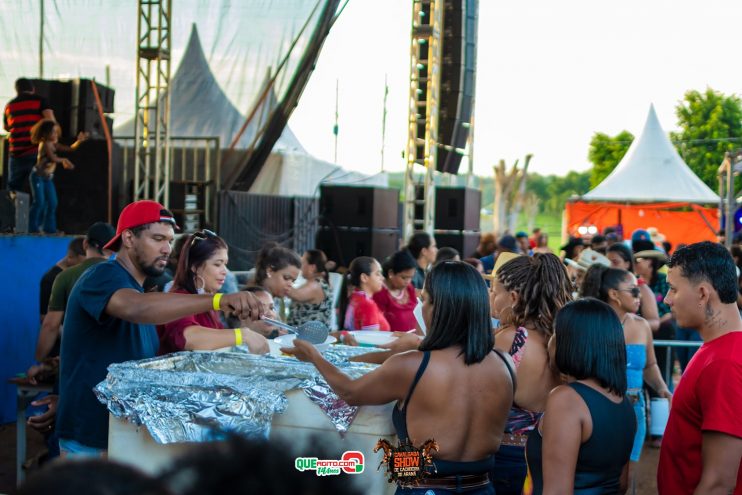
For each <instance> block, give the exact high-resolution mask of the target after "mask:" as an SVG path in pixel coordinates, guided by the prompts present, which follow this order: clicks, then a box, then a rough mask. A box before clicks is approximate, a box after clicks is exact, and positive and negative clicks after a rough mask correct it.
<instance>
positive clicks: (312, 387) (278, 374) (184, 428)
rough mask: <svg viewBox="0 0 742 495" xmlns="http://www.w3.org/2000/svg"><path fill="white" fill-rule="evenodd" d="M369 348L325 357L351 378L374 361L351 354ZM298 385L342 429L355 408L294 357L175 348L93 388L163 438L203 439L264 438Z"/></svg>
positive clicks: (121, 367) (125, 367) (339, 349)
mask: <svg viewBox="0 0 742 495" xmlns="http://www.w3.org/2000/svg"><path fill="white" fill-rule="evenodd" d="M366 352H369V349H368V348H357V347H349V346H344V345H335V346H331V348H330V349H328V350H327V351H325V353H324V356H325V358H326V359H327V360H328V361H330V362H332V363H333V364H335V365H336V366H338V367H339V368H340V369H342V371H343V372H344V373H346V374H347V375H349V376H350V377H351V378H358V377H360V376H362V375H363V374H365V373H368V372H369V371H370V370H372V369H374V368H375V367H376V365H371V364H365V363H353V362H350V361H348V358H350V357H352V356H355V355H358V354H364V353H366ZM296 388H302V389H304V391H305V393H306V394H307V396H308V397H309V398H310V399H311V400H312V401H313V402H314V403H315V404H317V405H318V406H319V407H320V408H321V409H322V411H324V413H325V414H326V415H327V416H328V417H329V418H330V420H331V421H332V423H333V425H334V426H335V428H336V429H337V431H338V432H340V433H341V434H343V433H345V432H347V431H348V428H350V426H351V424H352V423H353V419H355V416H356V414H357V412H358V408H357V407H353V406H349V405H348V404H346V403H345V402H344V401H343V400H341V399H340V398H339V397H338V396H337V395H336V394H335V393H334V392H333V391H332V389H331V388H330V387H329V385H327V383H326V382H325V380H324V379H323V378H322V375H320V374H319V372H318V371H317V370H316V368H315V367H314V365H312V364H310V363H303V362H300V361H298V360H296V359H294V358H284V357H273V356H269V355H261V356H257V355H254V354H249V353H248V352H247V351H246V349H245V348H243V347H234V348H232V350H230V351H229V352H180V353H176V354H170V355H167V356H162V357H157V358H151V359H144V360H141V361H128V362H125V363H115V364H112V365H111V366H109V368H108V375H107V376H106V379H105V380H104V381H102V382H101V383H99V384H98V385H97V386H96V387H95V389H94V392H95V394H96V396H97V397H98V400H99V401H101V402H102V403H103V404H104V405H106V406H107V408H108V410H109V411H110V412H111V414H113V415H114V416H116V417H119V418H124V419H126V420H128V421H130V422H133V423H135V424H137V425H144V426H145V427H146V428H147V430H148V431H149V433H150V435H151V436H152V438H154V439H155V441H156V442H158V443H161V444H167V443H174V442H203V441H208V440H213V439H215V438H217V437H219V436H220V435H221V434H222V432H224V431H231V432H236V433H239V434H242V435H246V436H260V437H267V436H268V434H269V433H270V426H271V421H272V419H273V415H274V414H277V413H278V414H280V413H282V412H284V411H285V410H286V406H287V399H286V392H287V391H289V390H292V389H296Z"/></svg>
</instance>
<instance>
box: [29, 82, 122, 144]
mask: <svg viewBox="0 0 742 495" xmlns="http://www.w3.org/2000/svg"><path fill="white" fill-rule="evenodd" d="M31 82H32V83H33V85H34V88H35V90H36V94H38V95H39V96H42V97H44V98H46V100H47V103H48V104H49V106H50V107H51V109H52V110H53V111H54V117H55V118H56V119H57V122H59V125H60V126H61V127H62V137H64V138H69V137H76V136H77V134H78V133H79V132H87V133H88V134H90V138H91V139H103V138H104V137H105V135H104V133H103V126H102V123H101V119H100V115H99V114H98V107H97V105H96V101H95V94H94V93H93V88H92V85H91V80H90V79H73V80H71V81H53V80H46V79H32V80H31ZM95 85H96V87H97V88H98V94H99V95H100V99H101V105H102V106H103V113H112V112H113V100H114V95H115V92H114V90H113V89H111V88H108V87H106V86H103V85H102V84H98V83H95ZM105 119H106V122H107V123H108V129H109V131H111V129H112V128H113V120H112V119H111V118H109V117H105Z"/></svg>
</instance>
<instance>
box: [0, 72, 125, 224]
mask: <svg viewBox="0 0 742 495" xmlns="http://www.w3.org/2000/svg"><path fill="white" fill-rule="evenodd" d="M31 82H32V83H33V85H34V88H35V91H36V94H38V95H39V96H42V97H43V98H45V99H46V100H47V103H48V104H49V107H50V108H51V109H52V110H53V111H54V117H55V118H56V120H57V122H59V125H60V127H61V128H62V136H61V137H60V142H61V143H63V144H66V145H70V144H72V142H74V140H75V138H76V137H77V134H78V133H79V132H87V133H88V134H89V139H88V141H86V142H84V143H82V144H81V145H80V147H79V148H78V149H77V150H76V151H75V152H73V153H69V154H65V153H60V155H61V156H65V157H67V158H69V159H70V161H71V162H72V163H73V164H74V165H75V169H74V170H64V169H63V168H62V167H61V166H58V167H57V169H56V171H55V172H54V183H55V186H56V189H57V198H58V205H57V228H58V229H59V230H61V231H63V232H66V233H69V234H83V233H85V232H87V230H88V227H90V225H92V224H93V223H95V222H97V221H107V219H108V205H109V196H108V182H109V175H110V179H111V184H112V192H113V193H114V194H115V192H116V191H118V190H119V189H118V186H119V185H118V181H119V178H120V177H121V173H120V170H118V169H114V170H109V168H108V148H107V145H106V141H105V140H104V137H105V136H104V132H103V126H102V123H101V119H100V115H99V113H98V106H97V104H96V100H95V95H94V93H93V88H92V84H95V85H96V88H97V89H98V94H99V96H100V99H101V106H102V110H103V112H104V113H112V112H113V101H114V90H113V89H110V88H107V87H106V86H103V85H101V84H98V83H94V82H93V81H91V80H90V79H73V80H65V81H54V80H45V79H31ZM104 118H105V119H106V121H107V123H108V128H109V131H110V130H111V127H112V125H113V120H112V119H110V118H109V117H106V116H104ZM3 156H4V163H3V166H4V169H3V170H4V172H5V173H7V152H6V153H4V155H3ZM114 167H115V166H114ZM114 199H116V201H113V202H112V212H111V214H112V219H113V220H115V219H116V217H117V216H118V211H117V205H118V203H117V198H114ZM13 201H14V206H15V210H16V213H15V216H16V217H17V218H16V219H15V222H14V223H15V230H14V231H15V232H17V233H20V232H26V231H27V230H25V229H27V228H28V203H29V202H30V200H29V198H28V196H27V195H26V197H25V198H24V197H23V196H21V197H20V198H19V197H16V198H15V199H14V200H13ZM0 203H2V204H3V205H5V206H7V203H8V198H5V195H4V194H2V195H0ZM5 206H3V207H2V208H5ZM3 211H4V210H3ZM24 215H25V217H24ZM3 218H5V217H3ZM0 227H1V228H2V229H3V230H7V228H8V227H7V222H6V220H3V221H2V225H0Z"/></svg>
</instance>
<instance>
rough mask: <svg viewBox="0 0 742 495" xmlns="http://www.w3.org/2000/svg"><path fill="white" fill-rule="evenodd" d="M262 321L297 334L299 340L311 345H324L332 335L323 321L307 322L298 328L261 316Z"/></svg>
mask: <svg viewBox="0 0 742 495" xmlns="http://www.w3.org/2000/svg"><path fill="white" fill-rule="evenodd" d="M260 319H261V320H263V321H264V322H266V323H270V324H271V325H273V326H276V327H278V328H283V329H284V330H288V331H289V332H291V333H293V334H296V336H297V338H300V339H302V340H306V341H307V342H309V343H310V344H315V345H316V344H322V343H324V342H325V340H327V336H328V335H329V334H330V329H329V328H328V327H327V325H325V324H324V323H322V322H321V321H307V322H304V323H302V324H301V325H299V326H298V327H294V326H291V325H287V324H286V323H284V322H282V321H278V320H273V319H271V318H266V317H265V316H261V317H260Z"/></svg>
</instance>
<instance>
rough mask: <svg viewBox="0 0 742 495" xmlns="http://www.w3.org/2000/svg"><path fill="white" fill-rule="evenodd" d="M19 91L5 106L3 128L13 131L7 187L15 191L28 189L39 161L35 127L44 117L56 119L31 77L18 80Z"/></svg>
mask: <svg viewBox="0 0 742 495" xmlns="http://www.w3.org/2000/svg"><path fill="white" fill-rule="evenodd" d="M15 92H16V93H17V94H18V96H16V97H15V98H13V99H12V100H10V101H9V102H8V104H7V105H5V111H4V112H3V127H4V128H5V130H6V131H8V132H10V159H9V160H8V171H9V175H10V177H9V179H8V183H7V184H6V186H7V188H8V189H10V190H12V191H21V190H24V189H28V188H27V187H24V186H27V183H28V177H29V175H30V174H31V169H32V168H33V166H34V165H35V164H36V151H37V148H38V147H37V146H36V145H35V144H33V143H32V142H31V127H33V125H34V124H35V123H36V122H38V121H39V120H41V119H49V120H55V118H54V111H53V110H52V109H51V107H50V106H49V104H48V102H47V101H46V100H45V99H44V98H42V97H41V96H39V95H37V94H36V90H35V88H34V85H33V83H32V82H31V81H29V80H28V79H24V78H20V79H18V80H17V81H16V82H15Z"/></svg>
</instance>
